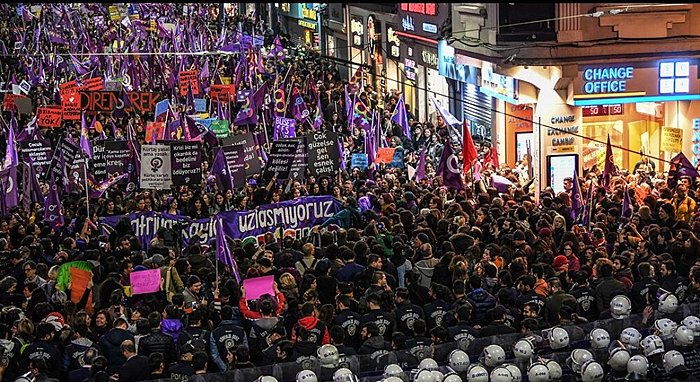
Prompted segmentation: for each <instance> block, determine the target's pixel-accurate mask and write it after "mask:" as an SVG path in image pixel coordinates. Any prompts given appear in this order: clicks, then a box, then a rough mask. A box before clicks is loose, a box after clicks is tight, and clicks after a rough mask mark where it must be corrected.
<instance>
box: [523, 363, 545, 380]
mask: <svg viewBox="0 0 700 382" xmlns="http://www.w3.org/2000/svg"><path fill="white" fill-rule="evenodd" d="M527 379H528V381H529V382H548V381H549V368H548V367H547V366H545V364H543V363H542V362H535V363H533V364H532V365H530V367H529V368H528V369H527Z"/></svg>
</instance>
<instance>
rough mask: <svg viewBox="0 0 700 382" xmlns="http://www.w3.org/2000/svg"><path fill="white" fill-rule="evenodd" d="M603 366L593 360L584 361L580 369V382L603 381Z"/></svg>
mask: <svg viewBox="0 0 700 382" xmlns="http://www.w3.org/2000/svg"><path fill="white" fill-rule="evenodd" d="M604 374H605V373H604V372H603V366H601V365H600V364H599V363H598V362H596V361H594V360H590V361H586V363H584V364H583V366H582V367H581V381H583V382H600V381H602V380H603V375H604Z"/></svg>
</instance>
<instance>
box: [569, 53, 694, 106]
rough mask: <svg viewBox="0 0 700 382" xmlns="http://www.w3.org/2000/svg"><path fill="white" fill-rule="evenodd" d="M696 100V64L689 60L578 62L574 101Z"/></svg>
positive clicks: (587, 103) (583, 103)
mask: <svg viewBox="0 0 700 382" xmlns="http://www.w3.org/2000/svg"><path fill="white" fill-rule="evenodd" d="M683 100H686V101H689V100H700V79H698V66H697V64H696V63H695V62H694V61H690V60H687V59H686V60H661V61H650V62H639V63H632V64H630V63H625V64H620V65H610V64H608V65H585V66H583V65H581V66H579V67H578V76H577V77H576V79H574V105H575V106H595V105H609V104H621V103H637V102H664V101H683Z"/></svg>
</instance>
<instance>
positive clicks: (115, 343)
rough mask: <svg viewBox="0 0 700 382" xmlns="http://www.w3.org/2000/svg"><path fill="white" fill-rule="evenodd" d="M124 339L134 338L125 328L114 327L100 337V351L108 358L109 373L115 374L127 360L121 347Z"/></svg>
mask: <svg viewBox="0 0 700 382" xmlns="http://www.w3.org/2000/svg"><path fill="white" fill-rule="evenodd" d="M124 340H132V341H133V340H134V336H133V335H132V334H131V333H129V332H128V331H127V330H125V329H119V328H112V329H110V330H109V331H108V332H107V333H105V335H104V336H102V338H100V351H101V352H102V355H104V356H105V357H106V358H107V373H109V374H110V375H111V374H114V373H116V372H117V371H118V370H119V368H120V367H121V366H122V365H123V364H124V362H125V361H126V360H125V359H124V356H123V355H122V352H121V350H120V349H119V347H120V346H121V344H122V342H124Z"/></svg>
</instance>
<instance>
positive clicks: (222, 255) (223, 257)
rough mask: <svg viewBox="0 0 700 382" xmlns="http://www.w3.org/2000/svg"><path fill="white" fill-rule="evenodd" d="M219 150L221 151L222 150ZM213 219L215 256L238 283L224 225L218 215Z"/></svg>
mask: <svg viewBox="0 0 700 382" xmlns="http://www.w3.org/2000/svg"><path fill="white" fill-rule="evenodd" d="M219 152H223V150H221V151H219ZM214 219H216V230H215V236H216V258H217V260H219V261H221V262H222V263H223V264H224V265H225V266H226V269H227V270H228V271H229V272H230V273H231V274H232V275H233V277H235V278H236V282H237V283H238V284H240V283H241V275H240V274H238V265H237V264H236V259H234V258H233V253H231V249H230V248H229V247H228V242H227V241H226V233H224V225H223V223H222V221H221V218H220V217H216V218H214Z"/></svg>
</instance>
